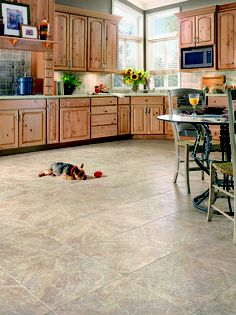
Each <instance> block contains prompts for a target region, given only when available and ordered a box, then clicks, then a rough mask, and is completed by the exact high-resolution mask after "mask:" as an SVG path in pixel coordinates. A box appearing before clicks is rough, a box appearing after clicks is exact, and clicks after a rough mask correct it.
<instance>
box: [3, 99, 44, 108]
mask: <svg viewBox="0 0 236 315" xmlns="http://www.w3.org/2000/svg"><path fill="white" fill-rule="evenodd" d="M28 108H30V109H36V108H46V100H39V99H38V100H36V99H29V100H1V101H0V109H8V110H9V109H28Z"/></svg>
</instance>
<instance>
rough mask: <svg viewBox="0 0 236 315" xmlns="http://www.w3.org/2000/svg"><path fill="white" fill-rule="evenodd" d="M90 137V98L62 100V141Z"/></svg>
mask: <svg viewBox="0 0 236 315" xmlns="http://www.w3.org/2000/svg"><path fill="white" fill-rule="evenodd" d="M86 139H90V99H89V98H78V99H61V100H60V142H71V141H78V140H86Z"/></svg>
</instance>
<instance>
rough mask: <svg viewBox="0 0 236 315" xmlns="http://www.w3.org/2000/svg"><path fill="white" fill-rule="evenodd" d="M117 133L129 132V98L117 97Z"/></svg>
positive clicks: (124, 133)
mask: <svg viewBox="0 0 236 315" xmlns="http://www.w3.org/2000/svg"><path fill="white" fill-rule="evenodd" d="M117 128H118V130H117V132H118V135H128V134H130V132H131V131H130V98H129V97H127V96H126V97H119V98H118V126H117Z"/></svg>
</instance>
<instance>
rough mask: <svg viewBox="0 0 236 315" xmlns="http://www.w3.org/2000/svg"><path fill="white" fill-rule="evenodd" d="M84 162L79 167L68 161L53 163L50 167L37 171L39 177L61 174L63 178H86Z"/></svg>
mask: <svg viewBox="0 0 236 315" xmlns="http://www.w3.org/2000/svg"><path fill="white" fill-rule="evenodd" d="M83 167H84V164H81V166H80V168H78V166H77V165H72V164H69V163H63V162H58V163H53V164H52V165H51V167H50V168H49V169H48V170H47V171H44V172H40V173H39V177H42V176H47V175H52V176H63V178H65V179H72V180H73V179H82V180H85V179H87V175H86V174H85V171H84V169H83Z"/></svg>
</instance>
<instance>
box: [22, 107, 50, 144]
mask: <svg viewBox="0 0 236 315" xmlns="http://www.w3.org/2000/svg"><path fill="white" fill-rule="evenodd" d="M41 144H46V110H45V109H22V110H20V111H19V146H20V147H28V146H33V145H41Z"/></svg>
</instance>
